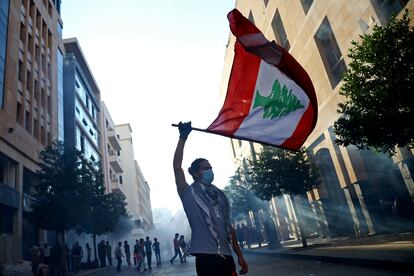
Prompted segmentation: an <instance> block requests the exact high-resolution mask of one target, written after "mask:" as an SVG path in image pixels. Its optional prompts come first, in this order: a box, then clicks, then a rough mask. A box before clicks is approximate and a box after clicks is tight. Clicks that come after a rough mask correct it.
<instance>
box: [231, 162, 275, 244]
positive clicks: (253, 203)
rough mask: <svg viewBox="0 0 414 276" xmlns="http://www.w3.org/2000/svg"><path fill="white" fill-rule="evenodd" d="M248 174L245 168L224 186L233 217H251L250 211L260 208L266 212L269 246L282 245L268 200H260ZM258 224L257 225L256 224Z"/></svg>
mask: <svg viewBox="0 0 414 276" xmlns="http://www.w3.org/2000/svg"><path fill="white" fill-rule="evenodd" d="M250 183H251V182H250V180H249V178H248V175H247V174H246V173H245V172H244V171H243V170H240V169H239V170H238V172H237V173H236V174H235V175H234V176H232V177H231V178H230V181H229V184H228V185H227V186H226V187H225V188H224V193H225V194H226V196H227V198H228V199H229V202H230V205H231V209H230V210H231V214H230V215H231V217H232V220H233V221H236V220H237V219H240V218H241V217H249V214H248V213H249V211H252V212H253V214H257V213H258V212H259V211H260V210H262V211H263V213H264V215H265V216H264V218H263V219H264V221H263V223H264V227H265V229H266V232H267V234H268V237H269V244H268V248H269V249H272V248H276V247H280V241H279V239H278V237H277V230H276V227H275V225H274V222H273V221H272V219H271V218H270V213H269V206H268V204H266V201H262V200H260V199H259V198H258V197H257V196H256V195H255V194H254V192H253V191H252V189H251V184H250ZM256 226H257V225H256Z"/></svg>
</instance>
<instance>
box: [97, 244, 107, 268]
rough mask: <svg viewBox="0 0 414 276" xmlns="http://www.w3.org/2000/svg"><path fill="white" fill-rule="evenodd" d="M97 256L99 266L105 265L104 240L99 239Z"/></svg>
mask: <svg viewBox="0 0 414 276" xmlns="http://www.w3.org/2000/svg"><path fill="white" fill-rule="evenodd" d="M98 257H99V262H100V263H101V267H105V266H106V246H105V241H104V240H101V241H100V242H99V244H98Z"/></svg>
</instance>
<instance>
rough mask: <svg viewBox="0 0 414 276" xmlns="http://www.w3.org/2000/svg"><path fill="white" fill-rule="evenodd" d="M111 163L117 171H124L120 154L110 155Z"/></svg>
mask: <svg viewBox="0 0 414 276" xmlns="http://www.w3.org/2000/svg"><path fill="white" fill-rule="evenodd" d="M109 164H110V165H111V166H112V168H113V169H114V171H115V172H116V173H122V172H124V170H123V169H122V165H121V160H120V159H119V156H117V155H115V154H111V155H109Z"/></svg>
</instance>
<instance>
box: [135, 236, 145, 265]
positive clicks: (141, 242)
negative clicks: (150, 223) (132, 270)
mask: <svg viewBox="0 0 414 276" xmlns="http://www.w3.org/2000/svg"><path fill="white" fill-rule="evenodd" d="M138 250H139V253H138V256H139V262H138V266H137V270H138V271H141V270H143V271H144V272H145V271H147V268H146V267H145V242H144V239H139V247H138Z"/></svg>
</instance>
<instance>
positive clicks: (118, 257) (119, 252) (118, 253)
mask: <svg viewBox="0 0 414 276" xmlns="http://www.w3.org/2000/svg"><path fill="white" fill-rule="evenodd" d="M121 248H122V242H118V246H117V247H115V250H114V255H115V258H116V261H117V263H116V272H120V271H121V264H122V257H123V256H124V254H122V249H121Z"/></svg>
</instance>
